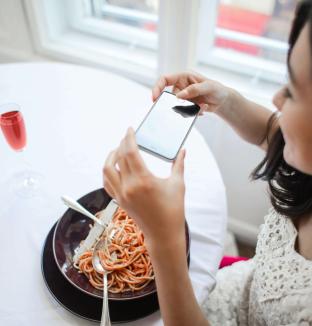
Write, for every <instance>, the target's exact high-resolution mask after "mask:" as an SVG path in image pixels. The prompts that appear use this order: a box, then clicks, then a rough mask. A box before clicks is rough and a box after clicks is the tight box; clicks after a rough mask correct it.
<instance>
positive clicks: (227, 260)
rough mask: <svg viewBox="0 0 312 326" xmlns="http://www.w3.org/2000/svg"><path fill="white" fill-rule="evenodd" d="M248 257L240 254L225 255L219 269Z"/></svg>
mask: <svg viewBox="0 0 312 326" xmlns="http://www.w3.org/2000/svg"><path fill="white" fill-rule="evenodd" d="M248 259H249V258H247V257H240V256H223V257H222V259H221V262H220V265H219V269H220V268H223V267H226V266H230V265H232V264H234V263H236V262H238V261H242V260H248Z"/></svg>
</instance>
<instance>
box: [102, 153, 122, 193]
mask: <svg viewBox="0 0 312 326" xmlns="http://www.w3.org/2000/svg"><path fill="white" fill-rule="evenodd" d="M116 162H117V151H112V152H110V153H109V155H108V156H107V158H106V161H105V165H104V168H103V184H104V188H105V184H108V188H109V191H110V192H113V193H114V194H116V192H119V190H120V182H121V180H120V174H119V172H118V171H117V169H116Z"/></svg>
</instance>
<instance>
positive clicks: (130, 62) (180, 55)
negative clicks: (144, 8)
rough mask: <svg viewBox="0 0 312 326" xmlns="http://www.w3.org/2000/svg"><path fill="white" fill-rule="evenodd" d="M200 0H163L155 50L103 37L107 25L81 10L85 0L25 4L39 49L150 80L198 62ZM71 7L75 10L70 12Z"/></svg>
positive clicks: (34, 0)
mask: <svg viewBox="0 0 312 326" xmlns="http://www.w3.org/2000/svg"><path fill="white" fill-rule="evenodd" d="M199 1H200V0H192V1H189V0H170V1H166V0H160V5H159V17H160V19H159V20H160V23H159V25H160V26H161V27H160V28H159V29H158V43H157V44H158V49H159V50H158V51H157V53H156V52H154V53H153V52H152V51H150V50H146V49H140V48H133V49H132V51H126V50H127V47H125V46H124V45H123V44H118V42H115V41H110V40H109V39H103V38H101V37H99V36H103V34H101V33H107V31H105V28H103V25H102V29H101V27H100V26H98V25H97V24H98V23H99V22H98V21H96V19H92V18H90V17H85V16H84V15H83V14H82V12H83V11H82V8H81V5H83V4H84V5H85V3H86V2H83V0H40V1H38V0H27V1H24V2H23V5H24V8H25V11H26V14H27V17H28V21H29V25H30V30H31V33H32V37H33V40H34V47H35V51H36V52H37V53H38V54H40V55H44V56H48V57H50V58H55V59H58V60H62V61H69V62H74V63H80V64H81V63H82V64H87V65H91V66H96V67H101V68H105V69H107V70H109V71H112V72H116V73H119V74H122V75H123V76H126V77H128V78H131V79H133V80H136V81H138V82H140V83H143V84H145V85H149V86H151V85H153V84H154V82H155V79H156V78H157V77H158V76H159V75H160V74H163V73H169V72H175V71H181V70H185V69H188V68H190V67H191V65H192V63H194V62H195V60H194V53H195V52H194V48H195V44H196V28H194V27H195V26H197V16H198V7H199V6H198V4H199ZM79 4H80V5H79ZM69 8H70V12H71V13H73V15H67V12H68V9H69ZM69 17H70V19H68V18H69ZM101 23H102V22H101ZM107 26H108V25H107ZM97 27H99V29H98V30H97V32H96V33H94V30H96V29H97ZM110 27H112V28H118V27H116V26H110ZM119 28H122V27H120V26H119ZM111 31H112V30H111ZM127 31H129V29H128V27H127ZM168 31H170V32H168ZM90 32H92V33H90ZM132 32H133V33H134V31H131V32H130V33H132ZM177 33H182V35H184V37H183V39H181V38H178V37H176V36H177ZM111 35H112V34H111ZM113 35H114V34H113ZM149 36H150V33H149ZM143 37H144V36H143ZM146 40H147V38H146ZM150 41H151V40H150ZM153 42H154V41H153V40H152V41H151V43H153ZM153 46H154V45H152V46H151V47H153Z"/></svg>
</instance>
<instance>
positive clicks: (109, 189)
mask: <svg viewBox="0 0 312 326" xmlns="http://www.w3.org/2000/svg"><path fill="white" fill-rule="evenodd" d="M103 183H104V189H105V190H106V192H107V193H108V194H109V195H110V196H111V197H112V198H116V194H115V193H114V190H113V188H112V186H111V185H110V183H109V181H108V180H107V179H105V180H104V182H103Z"/></svg>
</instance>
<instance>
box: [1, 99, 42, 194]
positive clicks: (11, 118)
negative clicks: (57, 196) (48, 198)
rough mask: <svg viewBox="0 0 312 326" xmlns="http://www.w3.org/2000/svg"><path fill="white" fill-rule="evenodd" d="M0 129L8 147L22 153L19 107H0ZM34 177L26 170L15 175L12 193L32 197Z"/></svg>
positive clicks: (23, 133)
mask: <svg viewBox="0 0 312 326" xmlns="http://www.w3.org/2000/svg"><path fill="white" fill-rule="evenodd" d="M0 127H1V130H2V132H3V135H4V137H5V139H6V141H7V143H8V144H9V146H10V147H11V148H12V149H13V150H15V151H16V152H23V151H24V150H25V148H26V143H27V136H26V128H25V121H24V118H23V115H22V113H21V111H20V107H19V105H17V104H15V103H7V104H4V105H0ZM25 165H27V164H26V163H25ZM35 175H36V174H35V173H34V172H31V171H28V170H25V171H23V172H21V173H18V174H17V175H15V177H14V179H16V180H14V182H13V187H14V191H15V192H16V193H17V194H19V195H21V196H23V197H32V196H34V195H35V194H36V192H37V189H38V186H39V182H38V180H37V178H36V176H35Z"/></svg>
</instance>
